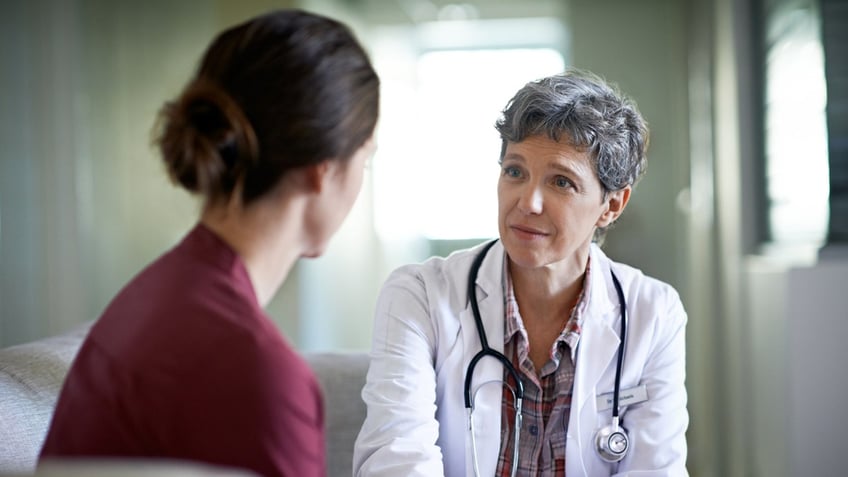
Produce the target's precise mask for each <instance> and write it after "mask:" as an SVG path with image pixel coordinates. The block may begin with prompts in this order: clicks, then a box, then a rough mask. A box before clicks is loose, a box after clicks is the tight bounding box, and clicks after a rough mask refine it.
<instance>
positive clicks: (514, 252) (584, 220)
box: [498, 135, 609, 268]
mask: <svg viewBox="0 0 848 477" xmlns="http://www.w3.org/2000/svg"><path fill="white" fill-rule="evenodd" d="M608 203H609V200H608V199H606V198H605V197H604V191H603V187H602V186H601V182H600V180H599V179H598V176H597V174H596V173H595V169H594V167H593V165H592V162H591V160H590V159H589V155H588V154H587V153H585V152H581V151H578V150H577V149H575V148H574V147H572V146H570V145H569V144H568V143H567V142H557V141H554V140H552V139H550V138H549V137H547V135H537V136H531V137H529V138H527V139H525V140H523V141H521V142H518V143H512V142H510V143H508V144H507V147H506V151H505V153H504V157H503V160H502V162H501V175H500V179H499V180H498V228H499V230H500V236H501V241H502V242H503V244H504V247H505V248H506V250H507V253H508V254H509V257H510V259H511V260H512V262H513V263H515V265H517V266H519V267H527V268H537V267H543V266H546V265H551V264H554V263H558V262H561V261H563V260H569V261H573V263H574V264H575V265H578V266H580V264H584V265H585V259H586V257H587V256H588V253H589V245H590V244H591V242H592V236H593V234H594V231H595V227H596V226H599V225H601V226H603V225H607V224H608V222H607V220H606V215H608V214H607V213H608V210H609V206H608Z"/></svg>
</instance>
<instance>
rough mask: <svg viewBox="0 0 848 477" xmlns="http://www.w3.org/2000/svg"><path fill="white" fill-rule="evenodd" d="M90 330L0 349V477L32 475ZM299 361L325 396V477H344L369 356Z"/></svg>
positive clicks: (360, 415)
mask: <svg viewBox="0 0 848 477" xmlns="http://www.w3.org/2000/svg"><path fill="white" fill-rule="evenodd" d="M89 327H90V323H87V324H86V325H84V326H83V327H81V328H79V329H76V330H74V331H72V332H70V333H68V334H65V335H61V336H56V337H51V338H45V339H42V340H39V341H34V342H32V343H27V344H22V345H17V346H12V347H9V348H6V349H0V474H29V473H31V472H32V471H33V470H34V469H35V466H36V462H37V459H38V454H39V452H40V451H41V446H42V444H43V443H44V438H45V437H46V435H47V428H48V426H49V425H50V419H51V417H52V414H53V408H54V407H55V405H56V400H57V398H58V395H59V392H60V391H61V387H62V383H63V382H64V379H65V375H66V374H67V372H68V369H69V367H70V364H71V362H72V361H73V359H74V357H75V356H76V353H77V351H79V347H80V345H81V344H82V340H83V339H84V338H85V335H86V333H87V332H88V328H89ZM304 356H305V358H306V361H307V363H309V365H310V366H311V367H312V369H313V371H314V372H315V374H316V376H317V377H318V381H319V383H320V384H321V387H322V388H323V390H324V408H325V412H326V421H325V423H326V426H327V428H326V433H327V474H328V476H329V477H337V476H340V477H341V476H344V477H348V476H350V475H351V473H352V466H353V444H354V441H355V440H356V436H357V434H358V433H359V428H360V427H361V426H362V422H363V421H364V420H365V404H364V403H363V402H362V398H361V392H362V387H363V386H364V385H365V375H366V373H367V371H368V355H367V354H366V353H364V352H361V353H343V352H341V353H340V352H312V353H306V354H305V355H304ZM49 471H50V469H42V472H49Z"/></svg>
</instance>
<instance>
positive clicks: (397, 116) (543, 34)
mask: <svg viewBox="0 0 848 477" xmlns="http://www.w3.org/2000/svg"><path fill="white" fill-rule="evenodd" d="M442 23H446V25H440V24H431V25H425V26H418V27H416V28H414V29H407V30H405V31H399V30H393V31H387V32H384V34H383V35H382V36H380V35H378V38H377V41H376V42H375V43H374V44H375V45H376V48H375V50H374V61H375V64H376V66H377V69H378V70H379V71H380V75H381V78H382V80H383V98H384V99H383V102H382V103H383V105H384V110H383V111H382V112H381V118H380V129H379V138H378V140H379V149H378V152H377V155H376V156H375V158H374V168H373V169H374V170H373V175H374V204H375V205H374V207H375V210H374V221H375V226H376V229H377V234H378V236H379V237H380V238H381V239H383V240H403V239H408V238H415V237H424V238H426V239H429V240H460V239H470V238H488V237H495V236H497V192H496V187H497V184H496V182H497V178H498V174H499V170H500V169H499V166H498V156H499V154H500V146H501V144H500V138H499V136H498V134H497V131H495V128H494V124H495V121H496V120H497V119H498V117H499V116H500V111H501V110H502V109H503V107H504V106H505V105H506V103H507V101H509V99H510V98H511V97H512V96H513V95H514V94H515V92H516V91H518V89H519V88H521V87H522V86H523V85H524V84H526V83H527V82H528V81H530V80H533V79H536V78H540V77H543V76H547V75H551V74H555V73H558V72H561V71H563V69H564V68H565V60H564V58H563V55H562V53H560V49H559V48H560V45H561V44H563V43H564V41H563V38H564V34H563V33H562V31H561V29H562V27H561V26H560V24H559V23H558V22H555V21H554V20H548V19H523V20H488V21H481V20H477V21H474V22H442ZM540 29H541V30H543V31H539V30H540ZM534 31H535V32H536V35H534V34H530V33H528V32H534ZM398 35H405V38H404V39H403V40H400V41H399V40H398ZM536 36H538V39H537V38H536Z"/></svg>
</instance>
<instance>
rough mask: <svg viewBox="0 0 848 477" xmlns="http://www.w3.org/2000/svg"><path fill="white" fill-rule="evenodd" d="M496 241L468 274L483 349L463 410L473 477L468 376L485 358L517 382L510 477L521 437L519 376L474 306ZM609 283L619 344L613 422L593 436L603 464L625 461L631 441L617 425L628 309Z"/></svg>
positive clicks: (474, 457) (472, 365)
mask: <svg viewBox="0 0 848 477" xmlns="http://www.w3.org/2000/svg"><path fill="white" fill-rule="evenodd" d="M496 242H497V240H493V241H491V242H490V243H489V244H488V245H486V246H485V247H484V248H483V250H482V251H481V252H480V253H479V254H478V255H477V257H475V258H474V262H473V263H472V264H471V271H470V273H469V274H468V301H469V302H470V303H471V310H472V311H473V312H474V323H475V324H476V325H477V335H478V336H479V337H480V347H481V348H482V349H481V350H480V351H478V352H477V354H475V355H474V357H472V358H471V362H470V363H469V364H468V369H467V370H466V374H465V388H464V395H465V408H466V409H467V410H468V425H469V429H470V430H471V451H472V460H473V465H474V475H476V476H479V475H480V470H479V468H478V465H477V443H476V441H475V437H474V413H473V411H474V402H473V400H472V399H471V377H472V376H473V375H474V368H475V367H476V366H477V363H478V362H479V361H480V360H481V359H483V358H484V357H486V356H490V357H492V358H495V359H497V360H498V361H500V362H501V364H502V365H503V366H504V369H506V371H507V372H508V373H509V374H510V375H511V376H512V379H513V381H514V382H515V383H516V385H515V389H512V388H510V391H511V392H512V394H513V408H514V410H515V421H514V424H513V426H514V427H513V429H515V432H514V435H515V439H514V442H513V449H512V470H511V474H510V475H512V476H513V477H514V476H515V474H516V472H517V471H518V448H519V438H520V436H521V432H520V429H521V421H522V414H521V413H522V411H521V408H522V403H523V402H524V384H523V383H522V382H521V377H520V376H519V374H518V371H517V370H516V369H515V367H514V366H513V365H512V363H511V362H510V360H509V359H508V358H507V357H506V356H505V355H504V354H503V353H501V352H499V351H497V350H494V349H492V348H491V347H490V346H489V341H488V340H487V339H486V332H485V329H484V327H483V319H482V318H481V317H480V307H479V305H478V304H477V275H478V273H479V271H480V265H482V263H483V259H484V258H486V254H487V253H488V252H489V249H491V248H492V246H493V245H495V243H496ZM610 274H611V275H612V282H613V284H614V285H615V291H616V292H617V293H618V303H619V305H620V307H621V341H620V342H619V345H618V360H617V362H616V365H615V388H614V389H613V397H612V423H610V425H608V426H604V427H603V428H601V429H599V430H598V431H597V432H596V433H595V451H596V452H597V453H598V456H599V457H600V458H601V459H603V460H604V461H606V462H609V463H615V462H618V461H620V460H621V459H623V458H624V456H625V455H626V454H627V449H628V448H629V447H630V440H629V438H628V437H627V430H626V429H624V428H623V427H621V426H620V425H619V421H620V419H619V414H618V411H619V409H618V407H619V406H618V405H619V400H618V398H619V390H620V389H621V367H622V364H623V362H624V342H625V339H626V335H627V306H626V303H625V300H624V292H623V291H622V289H621V283H619V281H618V277H616V276H615V273H613V272H612V270H610Z"/></svg>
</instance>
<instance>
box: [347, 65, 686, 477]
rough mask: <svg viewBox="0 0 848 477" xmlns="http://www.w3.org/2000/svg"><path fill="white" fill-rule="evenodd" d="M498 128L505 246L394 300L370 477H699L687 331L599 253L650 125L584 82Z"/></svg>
mask: <svg viewBox="0 0 848 477" xmlns="http://www.w3.org/2000/svg"><path fill="white" fill-rule="evenodd" d="M496 128H497V130H498V131H499V133H500V136H501V139H502V148H501V157H500V166H501V174H500V178H499V180H498V226H499V234H500V239H499V240H497V241H493V242H489V243H485V244H483V245H480V246H477V247H474V248H472V249H469V250H464V251H459V252H456V253H454V254H451V255H450V256H449V257H447V258H431V259H429V260H427V261H426V262H424V263H422V264H417V265H408V266H404V267H401V268H399V269H398V270H396V271H395V272H394V273H393V274H392V275H391V276H390V277H389V279H388V280H387V282H386V283H385V285H384V287H383V289H382V291H381V293H380V296H379V299H378V303H377V309H376V321H375V325H374V339H373V349H372V352H371V365H370V369H369V371H368V377H367V382H366V385H365V388H364V389H363V391H362V396H363V399H364V401H365V403H366V405H367V409H368V413H367V418H366V420H365V422H364V424H363V427H362V429H361V431H360V433H359V436H358V438H357V441H356V447H355V451H354V475H357V476H392V477H394V476H398V475H403V476H426V477H433V476H440V475H445V476H456V477H459V476H473V475H478V476H492V475H496V476H510V475H534V476H536V475H538V476H560V475H568V476H602V475H652V476H659V475H673V476H679V475H686V473H687V472H686V468H685V463H686V438H685V432H686V428H687V425H688V413H687V410H686V390H685V387H684V374H685V350H684V334H685V324H686V313H685V311H684V309H683V306H682V304H681V302H680V299H679V297H678V295H677V293H676V292H675V290H674V289H673V288H672V287H671V286H669V285H667V284H665V283H662V282H660V281H658V280H655V279H653V278H650V277H647V276H645V275H644V274H643V273H642V272H641V271H639V270H637V269H634V268H632V267H629V266H627V265H624V264H621V263H616V262H614V261H612V260H610V259H609V258H607V256H606V255H605V254H604V252H603V251H602V250H601V249H600V247H599V245H598V244H599V243H600V242H601V241H602V239H603V235H604V232H605V230H606V229H607V227H609V226H610V225H611V224H612V223H613V222H614V221H615V220H616V219H617V218H618V217H619V216H620V215H621V214H622V212H623V211H624V209H625V207H626V206H627V202H628V200H629V199H630V195H631V193H632V189H633V187H634V186H635V184H636V183H637V181H638V180H639V179H640V177H641V176H642V174H643V173H644V171H645V167H646V158H645V150H646V147H647V142H648V131H647V127H646V125H645V122H644V120H643V119H642V117H641V115H640V113H639V112H638V111H637V109H636V108H635V106H634V105H633V104H632V103H631V102H630V101H629V100H628V99H627V98H625V97H624V96H622V95H621V94H619V93H618V92H617V91H616V90H615V89H614V88H613V87H611V86H610V85H608V84H606V83H605V82H604V81H603V80H601V79H600V78H598V77H596V76H594V75H592V74H590V73H586V72H577V71H570V72H567V73H565V74H562V75H556V76H552V77H549V78H544V79H542V80H539V81H535V82H531V83H529V84H527V85H526V86H524V87H523V88H522V89H521V90H519V91H518V93H517V94H516V95H515V97H513V98H512V100H511V101H510V102H509V103H508V104H507V107H506V109H505V110H504V111H503V115H502V117H501V118H500V119H499V121H498V122H497V124H496Z"/></svg>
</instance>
